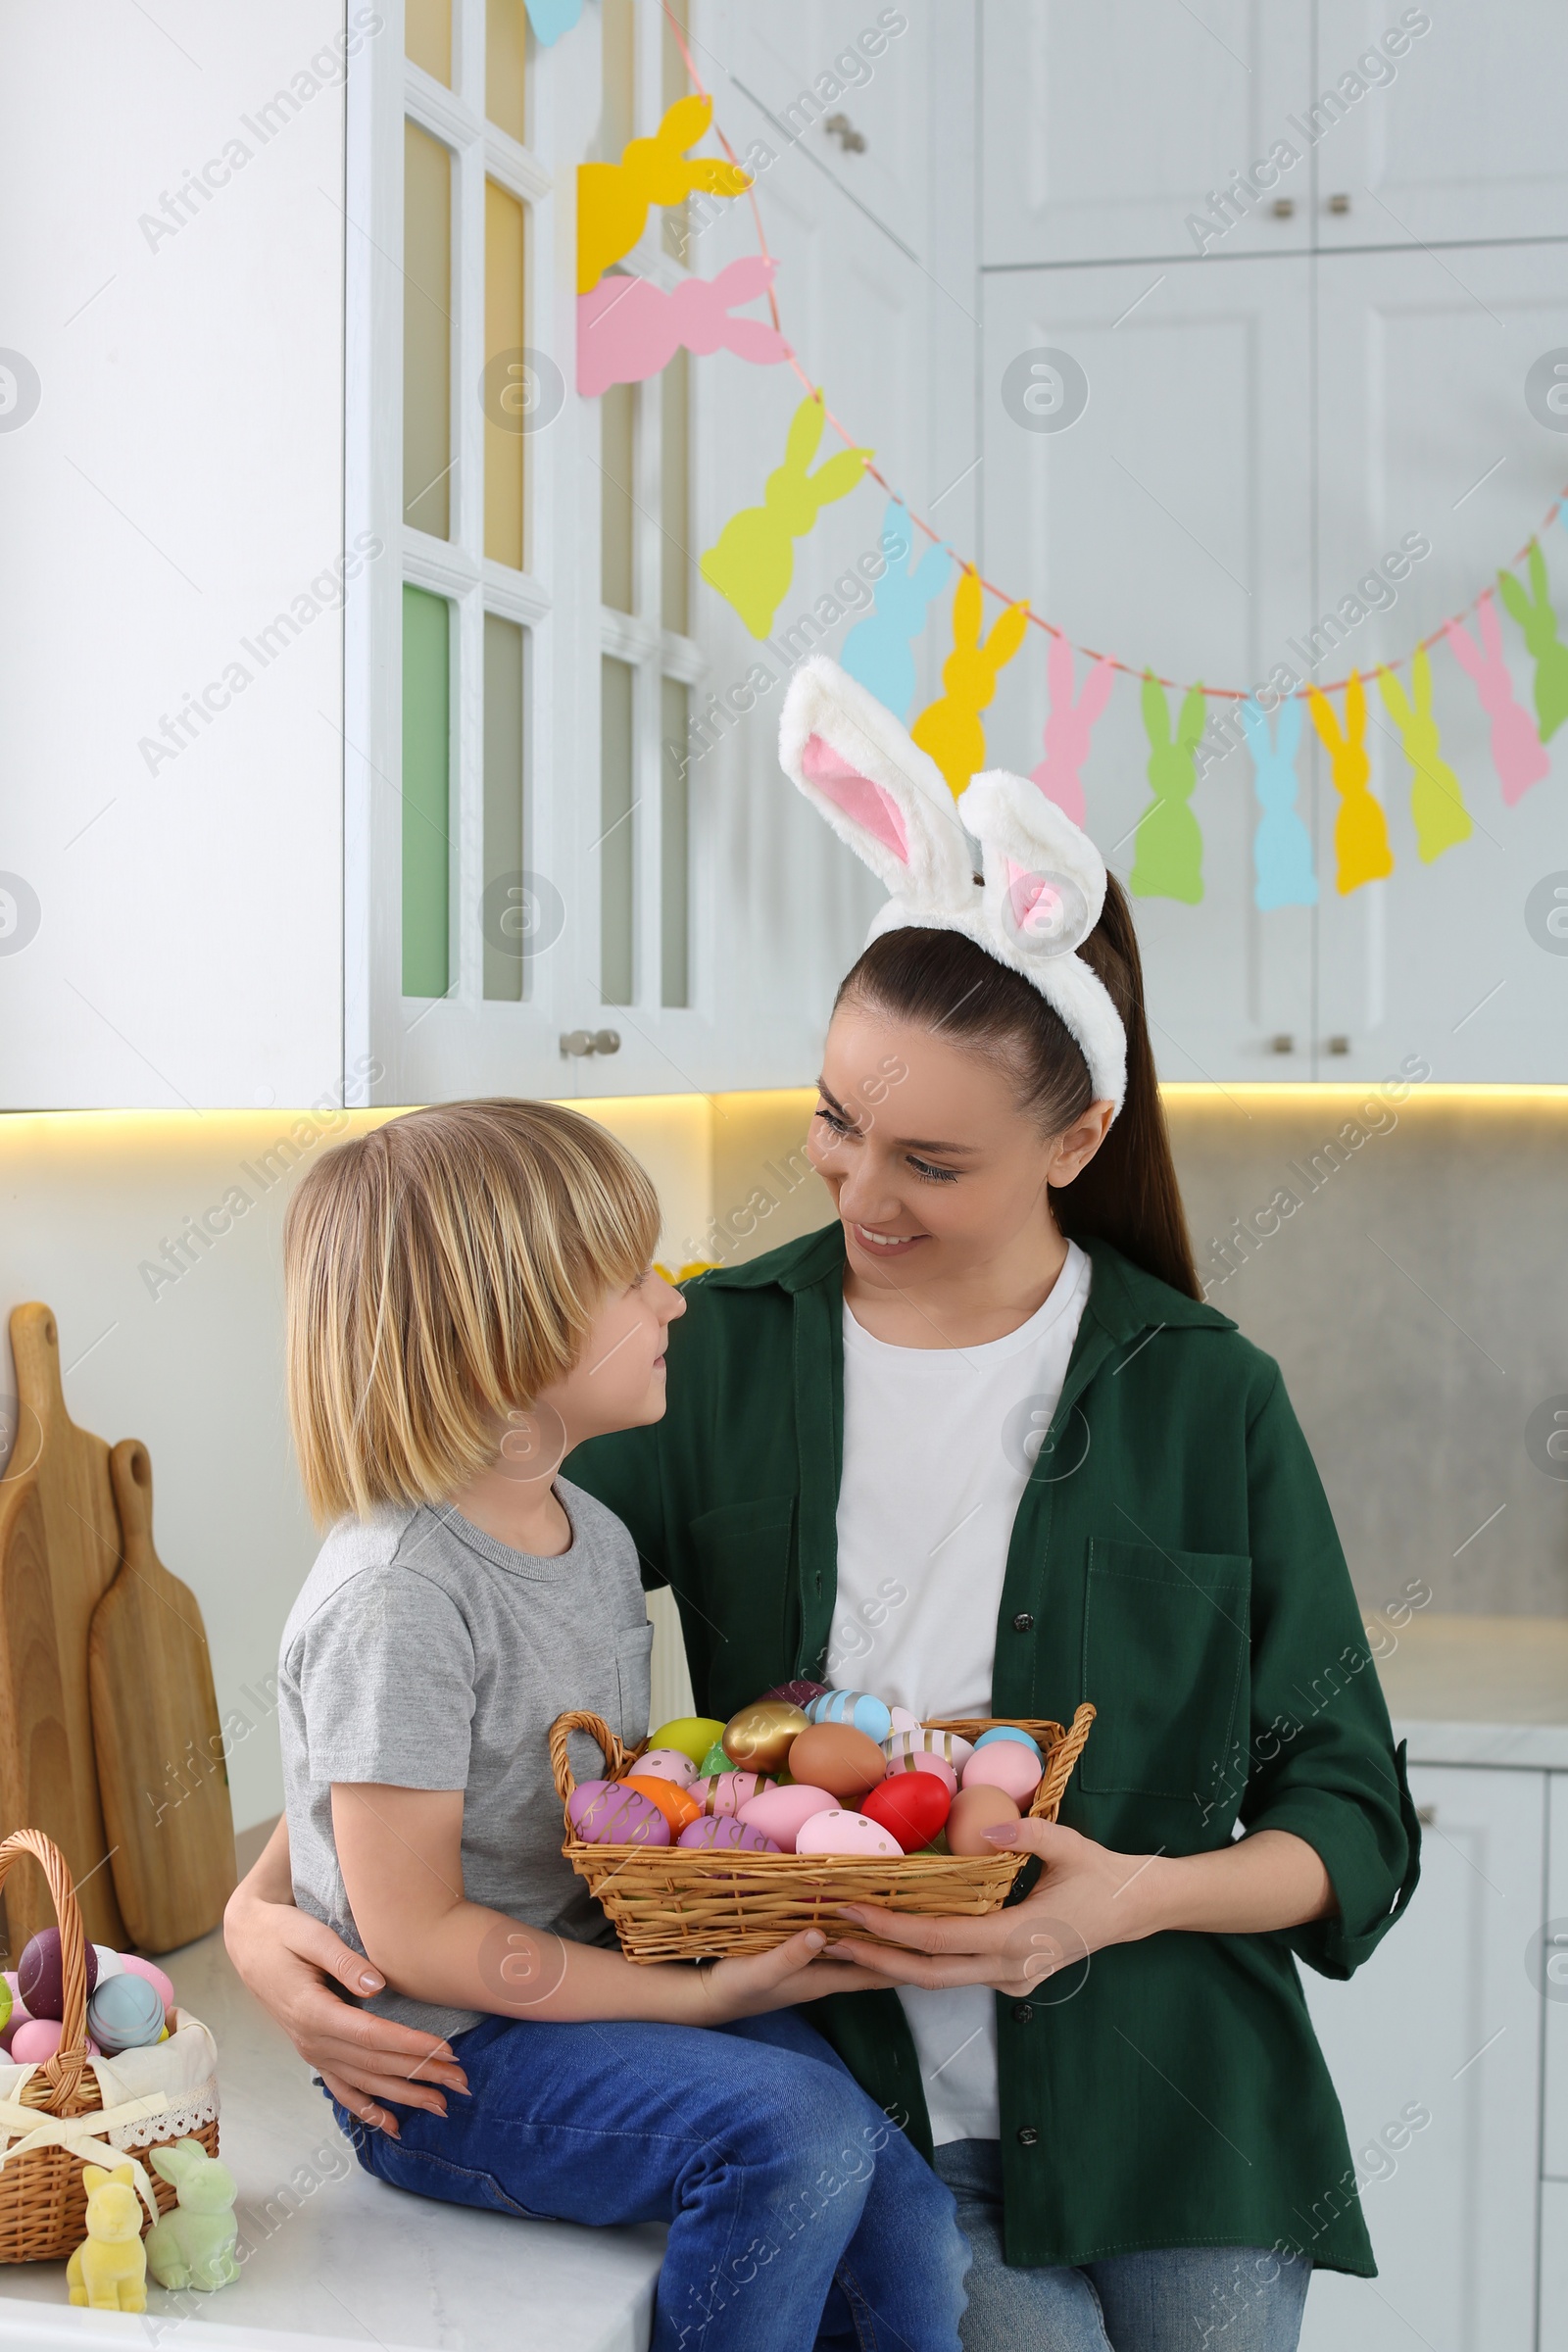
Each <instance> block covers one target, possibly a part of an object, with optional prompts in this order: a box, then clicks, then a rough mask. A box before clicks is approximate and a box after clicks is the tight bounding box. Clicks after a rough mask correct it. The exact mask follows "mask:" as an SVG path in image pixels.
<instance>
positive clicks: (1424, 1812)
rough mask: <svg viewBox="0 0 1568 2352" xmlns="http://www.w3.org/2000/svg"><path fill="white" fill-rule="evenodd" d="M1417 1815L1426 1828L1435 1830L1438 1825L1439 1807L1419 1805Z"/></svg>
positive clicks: (1416, 1810)
mask: <svg viewBox="0 0 1568 2352" xmlns="http://www.w3.org/2000/svg"><path fill="white" fill-rule="evenodd" d="M1415 1817H1416V1819H1417V1821H1418V1822H1419V1823H1420V1824H1421V1827H1422V1828H1423V1829H1424V1830H1434V1829H1436V1828H1437V1826H1438V1808H1437V1806H1436V1805H1417V1807H1416V1809H1415Z"/></svg>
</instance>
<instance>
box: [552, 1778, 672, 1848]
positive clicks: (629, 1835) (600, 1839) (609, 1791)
mask: <svg viewBox="0 0 1568 2352" xmlns="http://www.w3.org/2000/svg"><path fill="white" fill-rule="evenodd" d="M566 1818H567V1820H568V1821H569V1822H570V1823H571V1826H572V1828H573V1829H574V1830H575V1831H576V1833H577V1836H578V1837H579V1838H583V1839H584V1840H585V1842H586V1843H587V1844H589V1845H668V1844H669V1842H670V1835H669V1823H668V1822H667V1821H666V1820H665V1818H664V1816H663V1814H662V1812H661V1811H660V1808H659V1807H658V1805H656V1804H655V1803H654V1802H653V1799H652V1798H651V1797H646V1796H644V1795H643V1794H642V1793H641V1791H640V1790H638V1789H628V1788H627V1787H626V1786H625V1784H624V1783H623V1782H620V1781H582V1782H580V1783H579V1784H578V1786H577V1787H576V1788H575V1789H573V1790H572V1792H571V1795H570V1797H569V1798H568V1800H567V1804H566Z"/></svg>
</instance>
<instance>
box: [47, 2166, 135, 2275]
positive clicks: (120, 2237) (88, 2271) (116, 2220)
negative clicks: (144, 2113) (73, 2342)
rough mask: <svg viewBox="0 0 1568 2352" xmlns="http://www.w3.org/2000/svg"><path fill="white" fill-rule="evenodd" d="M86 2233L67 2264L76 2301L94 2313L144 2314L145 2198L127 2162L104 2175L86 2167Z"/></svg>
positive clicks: (83, 2175) (97, 2168)
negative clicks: (142, 2213) (143, 2231)
mask: <svg viewBox="0 0 1568 2352" xmlns="http://www.w3.org/2000/svg"><path fill="white" fill-rule="evenodd" d="M81 2179H82V2185H83V2187H84V2188H85V2189H86V2191H87V2234H86V2236H85V2237H84V2238H83V2239H82V2241H81V2244H80V2245H79V2246H78V2247H77V2248H76V2250H75V2252H74V2253H73V2255H72V2257H71V2260H70V2261H69V2262H68V2263H67V2265H66V2285H67V2287H68V2289H69V2290H70V2294H71V2300H72V2301H73V2303H83V2304H85V2305H86V2306H87V2307H88V2309H89V2310H92V2311H145V2310H146V2308H147V2249H146V2247H145V2246H144V2245H143V2244H142V2242H141V2199H140V2197H138V2196H137V2194H136V2190H135V2186H134V2181H135V2175H134V2174H133V2173H132V2171H131V2169H130V2167H129V2165H128V2164H117V2165H116V2167H115V2169H114V2171H113V2172H112V2173H106V2172H105V2171H104V2168H103V2166H102V2165H101V2164H84V2165H83V2166H82V2168H81Z"/></svg>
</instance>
